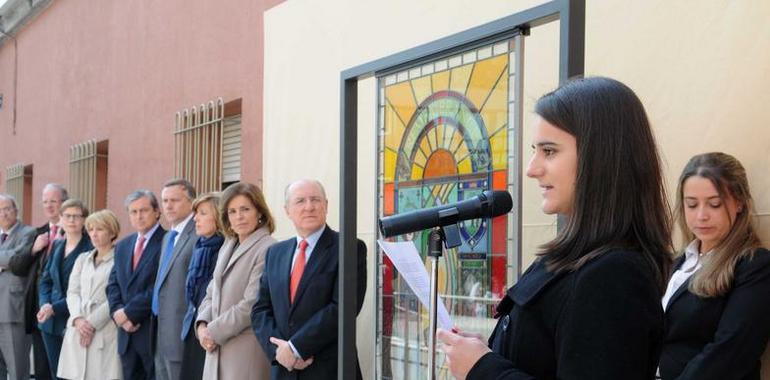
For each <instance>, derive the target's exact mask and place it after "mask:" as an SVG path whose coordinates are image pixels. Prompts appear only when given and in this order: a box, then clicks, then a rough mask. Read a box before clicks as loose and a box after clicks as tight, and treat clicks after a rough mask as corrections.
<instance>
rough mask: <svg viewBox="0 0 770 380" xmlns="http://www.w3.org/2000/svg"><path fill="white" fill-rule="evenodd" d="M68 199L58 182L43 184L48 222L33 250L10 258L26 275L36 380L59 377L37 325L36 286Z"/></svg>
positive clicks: (26, 325)
mask: <svg viewBox="0 0 770 380" xmlns="http://www.w3.org/2000/svg"><path fill="white" fill-rule="evenodd" d="M67 199H68V195H67V189H65V188H64V186H62V185H59V184H57V183H49V184H47V185H45V186H44V187H43V197H42V202H41V205H42V206H43V215H45V218H46V223H45V224H44V225H42V226H40V227H38V228H37V238H36V239H35V243H34V244H33V245H32V249H30V250H29V251H27V252H23V253H20V254H18V255H15V256H14V257H12V258H11V261H10V263H9V264H8V269H10V270H11V272H13V274H15V275H17V276H20V277H26V278H27V283H26V285H25V288H24V330H25V331H26V332H27V334H30V336H31V338H32V352H33V355H34V359H35V360H34V362H35V379H40V380H50V379H53V378H56V376H55V374H56V368H49V366H48V356H46V353H45V347H44V346H43V337H42V336H41V335H40V330H38V328H37V317H36V315H37V312H38V309H39V307H38V302H37V289H38V282H39V278H40V273H41V271H42V270H43V268H45V264H46V262H47V261H48V255H49V253H50V252H51V247H52V246H53V242H54V240H56V239H58V238H60V237H61V234H62V229H61V228H59V209H61V205H62V203H64V201H66V200H67Z"/></svg>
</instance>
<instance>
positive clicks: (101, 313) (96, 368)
mask: <svg viewBox="0 0 770 380" xmlns="http://www.w3.org/2000/svg"><path fill="white" fill-rule="evenodd" d="M95 255H96V250H95V249H94V250H93V251H91V252H88V253H84V254H82V255H80V257H78V258H77V259H76V260H75V264H74V266H73V267H72V274H71V275H70V279H69V281H70V282H69V287H68V288H67V308H68V309H69V312H70V317H69V319H67V328H66V329H65V330H64V342H63V344H62V349H61V356H60V357H59V368H58V369H57V372H56V376H58V377H61V378H63V379H99V380H107V379H122V378H123V373H122V371H121V366H120V358H119V357H118V330H117V327H116V326H115V323H114V322H113V321H112V319H110V307H109V305H108V303H107V293H106V292H105V288H106V287H107V282H108V281H109V278H110V272H111V271H112V265H113V263H114V260H113V259H114V255H115V253H114V251H111V252H110V253H109V254H107V256H105V257H104V261H102V263H101V264H99V266H94V256H95ZM78 317H83V318H85V319H86V320H87V321H88V322H90V323H91V325H93V326H94V328H95V329H96V334H95V335H94V338H93V340H92V341H91V345H90V346H88V348H85V347H82V346H81V345H80V334H78V332H77V329H76V328H75V326H74V325H73V322H74V321H75V319H76V318H78Z"/></svg>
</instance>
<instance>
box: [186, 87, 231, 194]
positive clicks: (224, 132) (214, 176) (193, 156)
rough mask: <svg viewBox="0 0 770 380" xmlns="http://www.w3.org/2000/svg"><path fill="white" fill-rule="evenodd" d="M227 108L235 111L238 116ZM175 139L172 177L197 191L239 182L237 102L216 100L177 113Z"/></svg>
mask: <svg viewBox="0 0 770 380" xmlns="http://www.w3.org/2000/svg"><path fill="white" fill-rule="evenodd" d="M231 104H232V106H231ZM228 108H237V110H236V111H237V114H236V112H232V110H231V109H228ZM174 136H175V144H174V145H175V152H174V154H175V158H174V161H175V175H176V176H177V177H180V178H185V179H187V180H189V181H190V182H191V183H192V184H193V185H194V186H195V188H196V189H198V192H200V193H205V192H210V191H219V190H221V189H222V187H223V184H226V183H231V182H237V181H239V180H240V172H241V115H240V100H238V101H234V102H230V103H228V104H225V102H224V101H223V100H222V98H217V99H216V100H211V101H209V102H208V103H206V104H201V105H200V106H197V107H196V106H193V107H191V108H185V109H183V110H181V111H179V112H177V113H176V127H175V130H174Z"/></svg>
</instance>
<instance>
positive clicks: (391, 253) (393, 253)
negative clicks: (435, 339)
mask: <svg viewBox="0 0 770 380" xmlns="http://www.w3.org/2000/svg"><path fill="white" fill-rule="evenodd" d="M377 243H378V244H379V245H380V247H381V248H382V250H383V251H385V254H386V255H388V257H389V258H390V261H391V262H393V265H395V266H396V269H398V272H399V273H400V274H401V277H403V278H404V280H406V283H407V284H408V285H409V287H410V288H411V289H412V291H413V292H414V294H415V295H417V298H418V299H419V300H420V302H421V303H422V304H423V306H425V308H426V309H428V310H430V276H428V271H427V270H425V264H424V263H423V262H422V258H420V253H419V252H417V247H416V246H415V245H414V242H411V241H404V242H387V241H382V240H377ZM437 304H438V313H437V314H436V315H437V317H438V320H437V322H438V326H439V327H441V328H442V329H445V330H450V329H451V328H452V326H453V323H452V318H451V317H449V312H447V309H446V306H445V305H444V301H443V300H441V297H438V301H437Z"/></svg>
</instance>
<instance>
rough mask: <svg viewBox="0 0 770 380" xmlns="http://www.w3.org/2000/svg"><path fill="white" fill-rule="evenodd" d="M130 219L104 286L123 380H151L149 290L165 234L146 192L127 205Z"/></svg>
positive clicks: (156, 208) (155, 202)
mask: <svg viewBox="0 0 770 380" xmlns="http://www.w3.org/2000/svg"><path fill="white" fill-rule="evenodd" d="M125 205H126V209H127V210H128V219H129V222H130V223H131V226H132V227H133V228H134V229H136V233H135V234H131V235H129V236H126V237H125V238H123V239H122V240H120V241H119V242H118V244H116V245H115V258H114V265H113V267H112V272H111V273H110V280H109V282H108V284H107V300H108V302H109V304H110V315H112V319H113V320H114V321H115V324H116V325H117V326H118V327H119V328H118V354H120V357H121V363H122V366H123V378H124V379H132V380H141V379H153V378H154V375H153V356H152V344H151V343H152V328H151V325H152V323H150V319H151V318H150V315H151V310H150V308H151V303H152V289H153V286H154V285H155V276H156V275H157V273H158V258H159V257H160V251H161V245H162V240H163V234H164V233H165V232H166V230H164V229H163V227H161V226H160V223H158V220H159V219H160V207H159V205H158V199H157V198H156V197H155V194H153V193H152V192H151V191H149V190H137V191H134V192H133V193H131V194H129V195H128V197H126V201H125Z"/></svg>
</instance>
